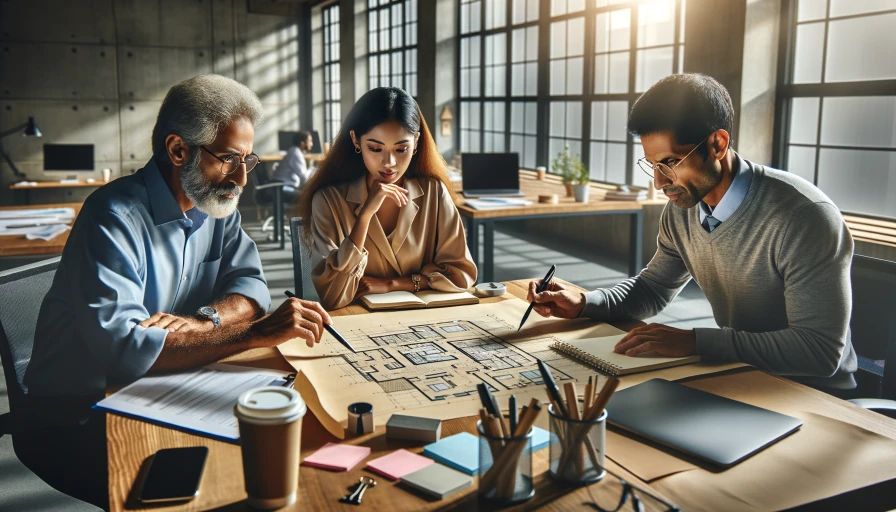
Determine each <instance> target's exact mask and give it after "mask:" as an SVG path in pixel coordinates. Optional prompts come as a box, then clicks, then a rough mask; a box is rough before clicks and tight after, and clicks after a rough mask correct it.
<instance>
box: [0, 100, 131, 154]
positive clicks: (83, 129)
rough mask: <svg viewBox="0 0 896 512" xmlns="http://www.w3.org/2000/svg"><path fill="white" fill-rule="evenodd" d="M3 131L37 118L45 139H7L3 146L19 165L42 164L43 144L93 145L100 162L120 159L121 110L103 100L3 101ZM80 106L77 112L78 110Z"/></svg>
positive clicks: (1, 127) (0, 117) (0, 110)
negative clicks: (119, 114) (24, 163)
mask: <svg viewBox="0 0 896 512" xmlns="http://www.w3.org/2000/svg"><path fill="white" fill-rule="evenodd" d="M2 105H3V108H2V109H0V112H2V116H0V129H8V128H11V127H13V126H16V125H18V124H21V123H23V122H25V121H27V119H28V117H29V116H32V117H34V119H35V121H36V123H37V126H38V127H39V128H40V130H41V133H42V134H43V137H15V136H11V137H7V138H5V139H3V147H4V148H5V150H6V152H7V153H8V154H9V156H10V158H12V160H13V161H14V162H16V165H17V166H18V164H19V163H20V162H43V158H44V156H43V145H44V144H94V145H95V148H94V151H95V158H96V159H97V160H116V161H117V160H118V159H119V158H120V157H119V149H118V146H119V139H118V111H117V107H116V105H115V103H113V102H101V101H70V102H66V101H50V100H27V101H26V100H19V101H4V102H2ZM75 107H77V110H75Z"/></svg>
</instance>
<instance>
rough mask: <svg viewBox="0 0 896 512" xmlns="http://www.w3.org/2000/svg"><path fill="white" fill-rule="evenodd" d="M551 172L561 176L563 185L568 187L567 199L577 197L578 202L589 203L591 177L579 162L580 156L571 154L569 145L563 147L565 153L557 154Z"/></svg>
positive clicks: (552, 162)
mask: <svg viewBox="0 0 896 512" xmlns="http://www.w3.org/2000/svg"><path fill="white" fill-rule="evenodd" d="M551 170H553V171H554V172H556V173H558V174H560V178H561V179H562V180H563V184H564V185H565V186H566V197H572V196H575V198H576V201H578V202H582V203H584V202H587V201H588V190H589V180H590V176H589V174H588V169H586V168H585V165H584V164H582V162H581V161H580V160H579V156H578V155H575V156H572V155H570V154H569V144H567V145H565V146H563V151H561V152H559V153H557V158H555V159H553V160H552V161H551Z"/></svg>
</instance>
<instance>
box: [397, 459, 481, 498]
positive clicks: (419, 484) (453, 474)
mask: <svg viewBox="0 0 896 512" xmlns="http://www.w3.org/2000/svg"><path fill="white" fill-rule="evenodd" d="M401 483H402V484H403V485H406V486H408V487H410V488H412V489H415V490H418V491H421V492H423V493H426V494H428V495H430V496H433V497H435V498H437V499H440V500H442V499H445V498H447V497H448V496H450V495H452V494H454V493H456V492H458V491H462V490H464V489H466V488H467V487H470V486H471V485H473V479H472V478H471V477H469V476H467V475H465V474H463V473H461V472H459V471H455V470H453V469H451V468H446V467H445V466H443V465H441V464H432V465H429V466H426V467H425V468H423V469H419V470H417V471H414V472H413V473H411V474H409V475H406V476H405V477H404V478H402V479H401Z"/></svg>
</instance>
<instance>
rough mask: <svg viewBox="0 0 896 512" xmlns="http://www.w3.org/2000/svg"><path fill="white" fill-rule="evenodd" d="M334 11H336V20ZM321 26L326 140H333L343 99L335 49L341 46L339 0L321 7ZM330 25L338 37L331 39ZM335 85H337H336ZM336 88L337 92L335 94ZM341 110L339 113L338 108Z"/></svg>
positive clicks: (324, 134) (339, 121)
mask: <svg viewBox="0 0 896 512" xmlns="http://www.w3.org/2000/svg"><path fill="white" fill-rule="evenodd" d="M333 13H335V14H336V15H335V21H334V16H333ZM321 22H322V23H321V27H322V31H323V45H322V46H323V48H322V50H321V51H322V60H321V62H323V87H324V90H323V92H324V94H323V96H324V102H323V107H324V129H323V136H324V140H326V141H330V142H332V141H333V140H334V139H335V138H336V134H337V133H338V131H339V124H340V123H341V122H342V119H341V118H342V116H341V101H342V93H341V91H340V89H339V88H340V87H341V83H342V76H341V66H340V64H339V62H340V58H339V51H338V50H337V51H335V52H334V51H333V49H334V47H335V48H337V49H338V48H341V44H342V42H341V37H340V33H339V2H336V3H333V4H330V5H327V6H325V7H323V9H321ZM330 27H335V30H336V39H335V40H331V38H330V31H329V30H328V29H329V28H330ZM334 85H335V87H334ZM334 89H335V91H336V94H335V95H334V94H333V92H334ZM337 109H338V110H340V112H339V114H337V113H336V110H337Z"/></svg>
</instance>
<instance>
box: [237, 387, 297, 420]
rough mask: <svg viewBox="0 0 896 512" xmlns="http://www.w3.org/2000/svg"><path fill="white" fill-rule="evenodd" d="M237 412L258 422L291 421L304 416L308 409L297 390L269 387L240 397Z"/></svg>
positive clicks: (248, 392)
mask: <svg viewBox="0 0 896 512" xmlns="http://www.w3.org/2000/svg"><path fill="white" fill-rule="evenodd" d="M236 411H237V413H239V415H240V416H243V417H244V418H251V419H256V420H281V419H285V420H291V419H296V418H300V417H302V416H304V415H305V412H306V411H307V407H306V406H305V401H304V400H302V396H301V395H299V392H298V391H296V390H295V389H293V388H286V387H281V386H267V387H263V388H256V389H250V390H249V391H246V392H244V393H243V394H242V395H240V398H239V400H237V404H236Z"/></svg>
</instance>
